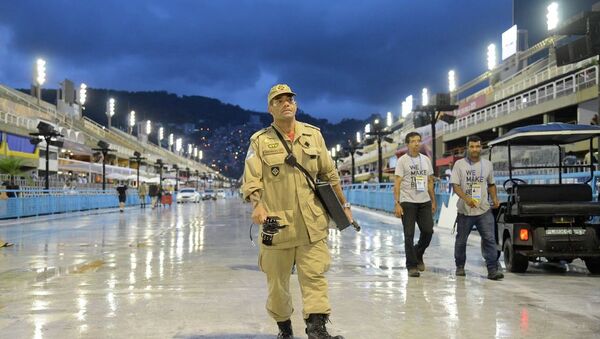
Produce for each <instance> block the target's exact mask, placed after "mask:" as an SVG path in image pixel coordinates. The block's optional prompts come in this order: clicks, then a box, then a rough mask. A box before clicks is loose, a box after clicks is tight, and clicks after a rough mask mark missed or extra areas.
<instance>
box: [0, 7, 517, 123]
mask: <svg viewBox="0 0 600 339" xmlns="http://www.w3.org/2000/svg"><path fill="white" fill-rule="evenodd" d="M510 25H511V2H510V1H508V0H501V1H500V0H494V1H475V0H453V1H450V0H431V1H404V0H396V1H383V0H381V1H379V0H374V1H341V0H340V1H313V0H307V1H296V2H291V1H265V0H255V1H250V0H235V1H234V0H219V1H202V0H195V1H192V0H174V1H142V0H133V1H132V0H128V1H113V0H107V1H75V0H72V1H67V0H58V1H32V0H21V1H3V2H2V3H1V4H0V82H2V83H4V84H7V85H9V86H12V87H22V88H28V87H29V83H30V81H31V73H32V67H33V63H34V60H35V59H36V58H38V57H43V58H45V59H46V60H47V64H48V66H47V67H48V85H46V86H47V87H56V86H57V85H56V84H57V83H58V82H60V81H61V80H62V79H64V78H69V79H72V80H74V81H76V82H86V83H87V84H88V85H89V86H91V87H95V88H113V89H122V90H167V91H169V92H173V93H176V94H182V95H183V94H185V95H204V96H210V97H215V98H218V99H221V100H222V101H225V102H229V103H233V104H237V105H240V106H242V107H244V108H248V109H254V110H260V111H265V110H266V93H267V91H268V88H269V87H270V86H271V85H273V84H275V83H277V82H286V83H289V84H290V85H291V86H292V87H293V89H294V90H295V91H296V92H297V93H298V101H299V103H300V107H301V108H302V109H303V110H304V111H306V112H307V113H309V114H311V115H314V116H317V117H322V118H327V119H330V120H332V121H338V120H340V119H342V118H344V117H355V118H366V117H368V116H369V115H370V114H372V113H377V112H379V113H383V112H386V111H392V112H395V113H396V114H397V113H398V111H399V110H400V103H401V102H402V100H403V99H404V98H405V97H406V96H407V95H409V94H413V95H415V96H419V95H420V92H421V88H423V87H428V88H430V92H438V91H444V90H445V89H446V86H447V71H448V70H449V69H455V70H456V72H457V74H458V78H459V82H460V81H461V80H464V81H466V80H469V79H471V78H473V77H474V76H476V75H478V74H480V73H482V72H483V71H484V70H485V63H486V60H485V52H486V46H487V45H488V44H489V43H492V42H494V43H496V44H499V43H500V35H501V33H502V32H503V31H504V30H506V29H507V28H509V27H510Z"/></svg>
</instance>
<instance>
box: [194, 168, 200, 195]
mask: <svg viewBox="0 0 600 339" xmlns="http://www.w3.org/2000/svg"><path fill="white" fill-rule="evenodd" d="M195 174H196V191H199V190H200V186H199V185H198V179H199V176H200V171H198V170H196V171H195Z"/></svg>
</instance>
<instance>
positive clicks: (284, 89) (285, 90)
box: [267, 84, 296, 106]
mask: <svg viewBox="0 0 600 339" xmlns="http://www.w3.org/2000/svg"><path fill="white" fill-rule="evenodd" d="M281 94H291V95H294V96H295V95H296V93H294V92H292V89H291V88H290V86H288V85H286V84H277V85H275V86H273V87H271V90H270V91H269V96H268V97H267V106H268V105H269V104H270V103H271V100H273V98H274V97H276V96H278V95H281Z"/></svg>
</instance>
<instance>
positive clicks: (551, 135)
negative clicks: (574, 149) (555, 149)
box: [488, 123, 600, 146]
mask: <svg viewBox="0 0 600 339" xmlns="http://www.w3.org/2000/svg"><path fill="white" fill-rule="evenodd" d="M597 136H600V126H595V125H574V124H565V123H549V124H542V125H529V126H523V127H517V128H513V129H511V130H510V131H509V132H508V133H506V134H504V135H503V136H500V137H498V138H496V139H494V140H492V141H490V142H489V143H488V145H489V146H500V145H507V144H508V143H509V142H510V144H511V145H517V146H543V145H564V144H571V143H575V142H578V141H582V140H587V139H590V138H593V137H597Z"/></svg>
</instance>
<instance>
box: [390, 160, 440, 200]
mask: <svg viewBox="0 0 600 339" xmlns="http://www.w3.org/2000/svg"><path fill="white" fill-rule="evenodd" d="M395 174H396V175H397V176H400V177H402V181H401V183H400V201H401V202H412V203H417V204H418V203H424V202H428V201H430V200H431V197H430V196H429V193H428V192H427V189H428V185H429V176H430V175H433V167H432V166H431V160H429V157H427V156H426V155H423V154H421V153H419V156H417V157H414V158H413V157H411V156H410V155H408V153H407V154H404V155H403V156H401V157H400V159H398V162H396V171H395Z"/></svg>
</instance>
